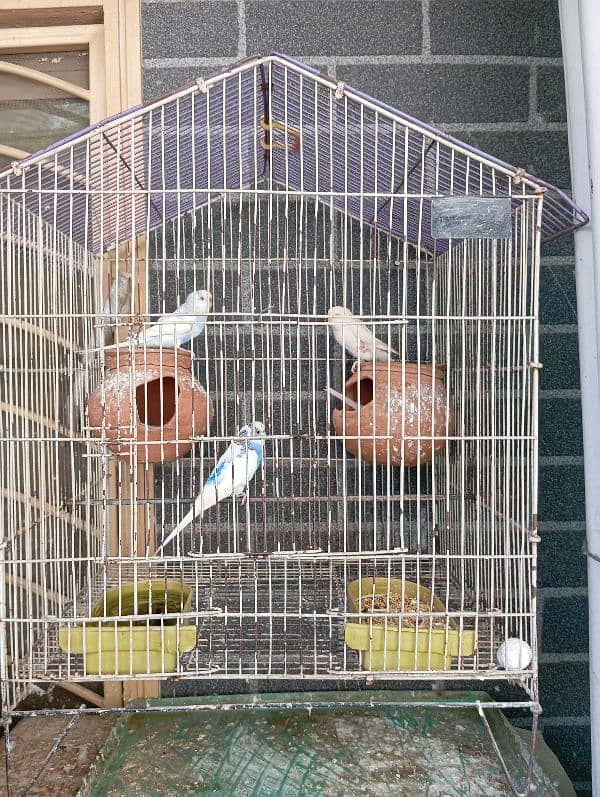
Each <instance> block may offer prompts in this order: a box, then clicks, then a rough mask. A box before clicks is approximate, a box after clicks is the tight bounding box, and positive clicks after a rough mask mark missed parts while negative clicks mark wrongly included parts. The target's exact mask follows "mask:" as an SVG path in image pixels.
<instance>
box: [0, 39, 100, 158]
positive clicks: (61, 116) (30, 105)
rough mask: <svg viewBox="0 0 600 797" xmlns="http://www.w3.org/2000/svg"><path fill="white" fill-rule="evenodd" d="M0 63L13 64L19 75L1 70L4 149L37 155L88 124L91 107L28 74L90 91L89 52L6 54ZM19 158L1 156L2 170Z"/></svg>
mask: <svg viewBox="0 0 600 797" xmlns="http://www.w3.org/2000/svg"><path fill="white" fill-rule="evenodd" d="M0 62H4V63H8V64H13V65H15V66H16V67H17V69H18V72H19V73H18V74H10V73H8V72H6V71H4V70H2V69H1V68H0V145H2V146H4V147H11V148H13V149H17V150H21V151H22V152H25V153H32V152H36V151H37V150H39V149H43V148H44V147H47V146H49V145H50V144H52V143H53V142H54V141H58V140H60V139H61V138H64V137H65V136H68V135H70V134H71V133H74V132H76V131H77V130H80V129H81V128H83V127H86V126H87V125H88V124H89V118H90V111H89V103H88V102H87V101H86V100H84V99H81V98H79V97H77V96H73V93H72V91H70V90H69V88H68V87H63V88H58V87H56V86H52V85H46V84H45V83H43V82H40V81H39V80H37V79H36V78H35V76H34V75H32V74H28V72H27V70H33V71H34V72H36V73H42V74H43V75H50V76H52V77H54V78H59V79H60V80H63V81H66V82H67V83H69V84H71V85H73V86H79V87H81V88H85V89H87V88H89V55H88V52H87V51H86V50H81V49H80V50H73V51H63V52H36V53H22V52H21V53H6V52H0ZM13 160H15V157H14V156H11V155H7V154H3V153H1V152H0V169H2V168H4V167H5V166H6V164H8V163H10V162H11V161H13Z"/></svg>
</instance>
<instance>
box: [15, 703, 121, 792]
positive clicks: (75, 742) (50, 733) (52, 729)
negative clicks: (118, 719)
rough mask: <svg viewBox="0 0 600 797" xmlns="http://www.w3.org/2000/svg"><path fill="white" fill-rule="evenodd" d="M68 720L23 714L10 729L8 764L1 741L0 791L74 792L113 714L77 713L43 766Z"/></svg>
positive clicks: (92, 760) (109, 727)
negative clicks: (83, 714) (72, 723)
mask: <svg viewBox="0 0 600 797" xmlns="http://www.w3.org/2000/svg"><path fill="white" fill-rule="evenodd" d="M69 720H70V717H26V718H25V719H22V720H20V721H19V722H18V723H17V724H16V725H15V726H14V729H13V730H12V731H11V733H10V752H9V759H8V768H7V761H6V745H5V744H4V743H2V745H1V750H0V795H7V797H8V795H10V797H21V795H24V794H27V797H55V796H56V797H59V795H60V796H61V797H74V795H76V794H77V791H78V790H79V787H80V786H81V783H82V781H83V779H84V777H85V775H86V774H87V772H88V770H89V768H90V766H91V765H92V764H93V763H94V761H95V760H96V756H97V755H98V751H99V750H100V748H101V747H102V745H103V744H104V742H105V741H106V739H107V737H108V735H109V733H110V731H111V729H112V726H113V724H114V722H115V719H114V717H112V716H100V717H98V716H93V715H90V716H82V717H80V718H79V719H78V720H77V721H76V722H75V723H74V725H73V726H72V727H71V728H70V729H69V731H68V733H67V734H66V735H65V737H64V739H63V740H62V741H61V743H60V746H59V747H58V749H57V750H56V752H55V753H54V754H53V755H52V757H51V758H50V760H49V761H48V763H47V764H46V765H45V766H44V759H45V758H46V756H47V755H48V753H49V752H50V750H51V749H52V746H53V745H54V743H55V742H56V740H57V739H58V738H59V737H60V735H61V733H62V732H63V731H64V729H65V727H66V726H67V725H68V724H69ZM38 773H39V775H38ZM36 775H38V777H37V778H36V779H35V782H34V783H33V784H32V779H34V778H35V777H36ZM7 776H8V783H7Z"/></svg>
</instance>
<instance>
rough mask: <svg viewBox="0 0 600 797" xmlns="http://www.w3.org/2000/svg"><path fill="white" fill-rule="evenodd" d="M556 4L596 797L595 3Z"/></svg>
mask: <svg viewBox="0 0 600 797" xmlns="http://www.w3.org/2000/svg"><path fill="white" fill-rule="evenodd" d="M559 2H560V23H561V34H562V48H563V57H564V65H565V84H566V89H567V116H568V126H569V145H570V153H571V175H572V188H573V197H574V199H575V201H576V202H577V204H578V205H579V206H580V207H581V208H582V209H583V210H584V211H585V212H586V213H587V214H588V216H589V217H590V219H591V223H590V224H589V225H587V226H586V227H583V228H581V229H580V230H578V231H577V232H576V233H575V269H576V277H577V316H578V319H577V320H578V325H579V367H580V372H581V408H582V415H583V445H584V469H585V510H586V535H587V553H588V596H589V618H590V715H591V723H592V780H593V786H592V788H593V794H594V797H600V372H599V353H600V47H599V46H598V31H600V2H598V0H579V2H578V3H577V2H575V0H559ZM594 189H595V191H594Z"/></svg>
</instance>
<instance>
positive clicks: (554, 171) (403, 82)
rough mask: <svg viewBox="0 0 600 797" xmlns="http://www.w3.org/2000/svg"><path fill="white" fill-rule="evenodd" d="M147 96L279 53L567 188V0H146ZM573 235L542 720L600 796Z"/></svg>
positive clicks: (547, 509) (549, 545)
mask: <svg viewBox="0 0 600 797" xmlns="http://www.w3.org/2000/svg"><path fill="white" fill-rule="evenodd" d="M142 13H143V20H142V21H143V41H142V45H143V56H144V92H145V96H146V98H150V97H152V96H155V95H159V94H162V93H164V92H165V91H166V90H168V89H169V88H174V87H176V86H178V85H181V84H183V83H186V82H188V81H190V80H193V79H195V78H196V77H198V76H201V75H202V74H206V73H207V72H209V71H212V70H213V69H214V68H215V67H217V66H221V65H224V64H227V63H230V62H231V61H232V60H234V59H236V58H239V57H243V56H245V55H248V54H252V53H253V52H256V51H263V52H270V51H272V50H281V51H284V52H287V53H288V54H290V55H294V56H296V57H298V58H299V59H301V60H303V61H305V62H307V63H309V64H312V65H313V66H316V67H318V68H320V69H322V70H324V71H327V72H329V73H330V74H332V75H334V76H336V77H338V78H339V79H342V80H344V81H346V82H348V83H349V84H351V85H354V86H355V87H356V88H359V89H363V90H365V91H367V92H369V93H371V94H373V95H374V96H376V97H378V98H380V99H383V100H385V101H387V102H390V103H391V104H394V105H396V106H397V107H398V108H400V109H401V110H403V111H405V112H408V113H410V114H413V115H415V116H417V117H419V118H422V119H423V120H424V121H427V122H433V123H434V124H436V125H437V126H439V127H441V128H442V129H443V130H446V131H448V132H450V133H452V134H453V135H455V136H457V137H458V138H462V139H463V140H466V141H469V142H470V143H473V144H475V145H476V146H478V147H480V148H481V149H483V150H485V151H488V152H490V153H492V154H494V155H496V156H498V157H501V158H504V159H505V160H508V161H509V162H511V163H514V164H516V165H517V166H522V167H524V168H525V169H527V170H528V171H530V172H533V173H535V174H537V175H539V176H540V177H544V178H545V179H547V180H549V181H551V182H554V183H556V184H558V185H559V186H561V187H564V188H567V189H568V187H569V184H570V175H569V158H568V141H567V128H566V115H565V99H564V85H563V75H562V63H561V45H560V27H559V20H558V8H557V0H369V1H368V2H367V1H366V0H325V1H324V2H315V0H277V2H276V1H275V0H235V1H234V0H210V2H209V1H208V0H207V1H206V2H205V1H204V0H197V1H196V2H194V1H193V0H187V2H181V1H180V0H178V2H172V1H171V0H143V5H142ZM572 251H573V250H572V240H571V239H570V238H566V239H563V240H562V241H559V242H555V243H553V244H551V245H548V246H546V247H545V248H544V250H543V253H542V254H543V264H542V280H541V301H542V327H541V335H542V340H541V346H542V360H543V362H544V369H543V371H542V379H541V387H542V390H541V401H540V415H541V419H540V423H541V444H540V447H541V450H540V453H541V463H540V464H541V474H540V516H541V530H542V535H543V541H542V545H541V549H540V590H539V605H540V618H539V619H540V640H541V647H540V651H541V653H540V664H541V693H542V700H543V701H544V703H545V713H544V715H543V716H542V728H543V732H544V736H545V738H546V740H547V741H548V743H549V744H550V745H551V746H552V747H553V749H554V750H555V752H556V753H557V754H558V756H559V758H560V759H561V760H562V762H563V764H564V765H565V766H566V768H567V771H568V773H569V774H570V775H571V777H572V778H573V779H574V781H575V784H576V787H577V789H578V792H579V794H580V795H581V797H583V795H588V794H589V793H590V783H589V778H590V755H589V709H588V692H587V642H586V623H587V615H586V611H587V609H586V586H585V584H586V581H585V572H586V571H585V557H584V555H583V553H582V547H581V546H582V542H583V538H584V529H585V524H584V507H583V475H582V447H581V417H580V394H579V372H578V364H577V328H576V303H575V283H574V276H573V269H574V262H573V255H572Z"/></svg>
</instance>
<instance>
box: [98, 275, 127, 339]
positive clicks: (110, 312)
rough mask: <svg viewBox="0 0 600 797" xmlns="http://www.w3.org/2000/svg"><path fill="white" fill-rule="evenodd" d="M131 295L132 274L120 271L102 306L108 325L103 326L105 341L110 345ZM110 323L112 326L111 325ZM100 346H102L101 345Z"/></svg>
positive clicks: (104, 318)
mask: <svg viewBox="0 0 600 797" xmlns="http://www.w3.org/2000/svg"><path fill="white" fill-rule="evenodd" d="M130 297H131V274H125V273H124V272H120V273H119V276H118V277H115V279H114V280H113V284H112V285H111V286H110V292H109V294H108V296H107V297H106V301H105V302H104V307H103V308H102V316H103V320H104V323H105V324H106V326H104V328H103V332H104V335H103V343H104V345H105V346H108V345H109V344H111V343H114V342H116V341H115V339H114V338H115V329H114V327H115V326H116V325H117V324H118V323H119V313H124V312H125V311H126V310H127V307H128V305H129V301H130ZM109 324H110V326H109ZM99 348H100V346H99Z"/></svg>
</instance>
